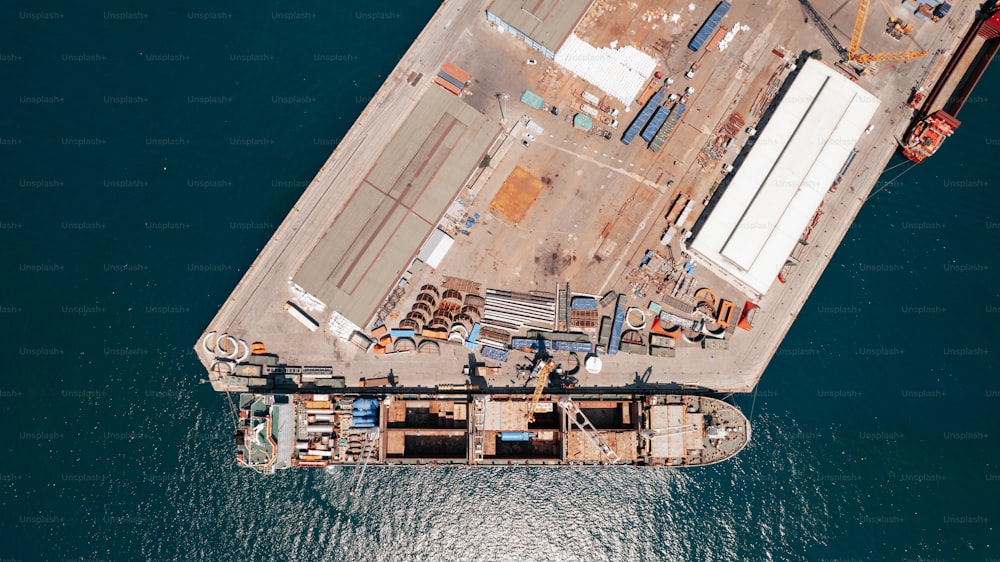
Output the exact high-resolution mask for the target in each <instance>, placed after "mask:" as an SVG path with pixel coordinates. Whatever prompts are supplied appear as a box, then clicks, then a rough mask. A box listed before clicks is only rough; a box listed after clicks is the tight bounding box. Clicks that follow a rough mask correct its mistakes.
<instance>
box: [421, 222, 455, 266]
mask: <svg viewBox="0 0 1000 562" xmlns="http://www.w3.org/2000/svg"><path fill="white" fill-rule="evenodd" d="M454 243H455V239H454V238H452V237H451V236H448V233H447V232H444V231H443V230H441V229H440V228H435V229H434V231H433V232H431V235H430V236H428V237H427V241H426V242H424V246H423V248H421V249H420V254H419V255H418V256H417V258H418V259H419V260H420V261H422V262H424V263H426V264H427V265H429V266H431V267H432V268H434V269H437V266H439V265H441V260H443V259H444V256H445V254H447V253H448V250H450V249H451V245H452V244H454Z"/></svg>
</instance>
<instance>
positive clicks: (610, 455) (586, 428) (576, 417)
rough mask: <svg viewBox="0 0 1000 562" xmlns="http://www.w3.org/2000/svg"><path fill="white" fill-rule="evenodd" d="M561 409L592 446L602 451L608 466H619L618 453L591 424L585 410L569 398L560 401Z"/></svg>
mask: <svg viewBox="0 0 1000 562" xmlns="http://www.w3.org/2000/svg"><path fill="white" fill-rule="evenodd" d="M559 407H560V408H562V409H563V411H565V412H566V414H567V415H568V416H569V419H570V420H571V421H572V422H573V423H574V424H576V426H577V427H578V428H580V431H582V432H583V436H584V437H586V438H587V441H590V444H591V445H593V446H594V447H595V448H596V449H597V450H598V451H600V453H601V456H602V457H604V460H605V461H607V463H608V464H618V461H619V458H618V453H616V452H615V450H614V449H612V448H611V445H609V444H608V440H607V439H605V438H604V436H603V435H601V434H600V433H598V432H597V428H596V427H594V424H592V423H590V419H589V418H587V416H586V414H584V413H583V410H581V409H580V407H579V406H577V405H576V402H573V399H572V398H570V397H569V396H567V397H565V398H563V399H562V400H560V401H559Z"/></svg>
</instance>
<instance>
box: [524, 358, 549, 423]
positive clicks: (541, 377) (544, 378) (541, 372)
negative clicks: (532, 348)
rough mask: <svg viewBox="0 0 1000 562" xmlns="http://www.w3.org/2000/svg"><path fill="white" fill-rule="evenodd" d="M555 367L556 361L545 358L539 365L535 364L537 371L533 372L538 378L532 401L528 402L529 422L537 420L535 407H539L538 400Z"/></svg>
mask: <svg viewBox="0 0 1000 562" xmlns="http://www.w3.org/2000/svg"><path fill="white" fill-rule="evenodd" d="M555 368H556V364H555V363H553V362H552V361H545V360H542V361H539V362H538V365H536V366H535V372H534V373H532V374H533V375H534V376H535V377H537V379H536V381H535V393H534V394H532V395H531V402H530V403H529V404H528V423H531V422H533V421H535V408H536V407H538V401H539V400H541V399H542V392H543V391H544V390H545V387H546V386H548V385H549V375H551V374H552V371H553V370H555Z"/></svg>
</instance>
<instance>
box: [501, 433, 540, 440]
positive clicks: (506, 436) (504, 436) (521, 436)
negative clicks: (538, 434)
mask: <svg viewBox="0 0 1000 562" xmlns="http://www.w3.org/2000/svg"><path fill="white" fill-rule="evenodd" d="M534 436H535V434H534V433H529V432H527V431H501V432H500V440H501V441H531V438H532V437H534Z"/></svg>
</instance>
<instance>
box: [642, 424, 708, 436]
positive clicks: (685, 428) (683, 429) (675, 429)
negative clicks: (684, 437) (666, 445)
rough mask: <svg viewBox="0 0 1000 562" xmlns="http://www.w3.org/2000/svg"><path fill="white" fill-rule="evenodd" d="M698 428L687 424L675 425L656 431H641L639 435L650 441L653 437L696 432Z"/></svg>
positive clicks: (659, 428)
mask: <svg viewBox="0 0 1000 562" xmlns="http://www.w3.org/2000/svg"><path fill="white" fill-rule="evenodd" d="M697 430H698V426H697V425H695V424H693V423H689V424H684V425H675V426H671V427H658V428H656V429H643V430H642V431H640V432H639V435H641V436H642V437H645V438H647V439H652V438H653V437H658V436H660V435H673V434H675V433H689V432H692V431H697Z"/></svg>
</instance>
